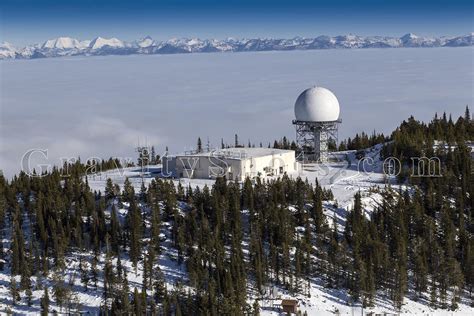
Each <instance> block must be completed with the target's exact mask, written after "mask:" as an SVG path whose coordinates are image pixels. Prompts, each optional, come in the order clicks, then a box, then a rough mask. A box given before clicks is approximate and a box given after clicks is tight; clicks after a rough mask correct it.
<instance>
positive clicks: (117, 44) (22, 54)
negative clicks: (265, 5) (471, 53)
mask: <svg viewBox="0 0 474 316" xmlns="http://www.w3.org/2000/svg"><path fill="white" fill-rule="evenodd" d="M473 37H474V33H471V34H468V35H465V36H455V37H446V36H445V37H420V36H416V35H415V34H412V33H409V34H406V35H404V36H402V37H387V36H365V37H364V36H357V35H342V36H334V37H330V36H324V35H322V36H318V37H314V38H305V37H295V38H292V39H273V38H254V39H234V38H227V39H225V40H216V39H210V40H207V39H206V40H201V39H198V38H192V39H188V38H182V39H176V38H173V39H170V40H167V41H156V40H153V39H152V38H151V37H150V36H147V37H145V38H142V39H139V40H135V41H132V42H125V41H121V40H119V39H117V38H110V39H107V38H103V37H96V38H95V39H93V40H84V41H80V40H77V39H74V38H70V37H59V38H55V39H50V40H47V41H46V42H44V43H43V44H36V45H31V46H26V47H23V48H16V47H14V46H13V45H11V44H9V43H2V44H0V59H7V58H10V59H11V58H18V59H33V58H45V57H60V56H78V55H79V56H91V55H131V54H179V53H206V52H251V51H281V50H307V49H331V48H346V49H349V48H399V47H461V46H472V45H473Z"/></svg>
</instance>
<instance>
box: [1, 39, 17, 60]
mask: <svg viewBox="0 0 474 316" xmlns="http://www.w3.org/2000/svg"><path fill="white" fill-rule="evenodd" d="M15 56H16V49H15V47H13V45H12V44H10V43H7V42H4V43H1V44H0V59H4V58H15Z"/></svg>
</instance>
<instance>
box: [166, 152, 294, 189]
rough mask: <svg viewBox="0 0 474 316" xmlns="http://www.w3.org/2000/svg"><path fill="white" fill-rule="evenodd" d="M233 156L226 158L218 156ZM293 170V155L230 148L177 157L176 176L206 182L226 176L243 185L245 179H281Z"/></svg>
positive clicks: (291, 153)
mask: <svg viewBox="0 0 474 316" xmlns="http://www.w3.org/2000/svg"><path fill="white" fill-rule="evenodd" d="M225 152H227V153H232V155H229V156H227V155H226V154H221V153H225ZM295 169H296V159H295V152H294V151H291V150H279V149H269V148H265V149H263V148H230V149H226V150H225V151H222V152H215V153H200V154H195V155H177V156H176V172H175V174H176V176H177V177H180V178H196V179H209V178H215V177H217V176H224V175H225V176H226V177H227V179H229V180H230V179H232V180H237V181H244V180H245V178H246V177H250V178H254V177H257V176H260V177H266V176H280V175H282V174H284V173H285V172H293V171H295Z"/></svg>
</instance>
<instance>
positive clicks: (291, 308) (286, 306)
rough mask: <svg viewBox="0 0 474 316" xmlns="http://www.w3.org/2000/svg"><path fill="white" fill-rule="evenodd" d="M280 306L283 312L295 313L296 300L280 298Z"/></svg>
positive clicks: (296, 307) (296, 308) (296, 309)
mask: <svg viewBox="0 0 474 316" xmlns="http://www.w3.org/2000/svg"><path fill="white" fill-rule="evenodd" d="M281 307H282V308H283V312H285V313H293V314H296V313H297V312H298V301H297V300H292V299H283V300H281Z"/></svg>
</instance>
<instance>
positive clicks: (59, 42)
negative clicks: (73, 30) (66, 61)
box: [41, 37, 83, 50]
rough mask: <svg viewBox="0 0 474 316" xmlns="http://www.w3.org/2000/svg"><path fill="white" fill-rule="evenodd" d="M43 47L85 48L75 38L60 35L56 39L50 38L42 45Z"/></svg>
mask: <svg viewBox="0 0 474 316" xmlns="http://www.w3.org/2000/svg"><path fill="white" fill-rule="evenodd" d="M41 48H42V49H45V50H47V49H75V48H83V47H82V46H81V43H80V42H79V41H78V40H77V39H75V38H70V37H58V38H55V39H50V40H47V41H46V42H44V44H43V45H42V46H41Z"/></svg>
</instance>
